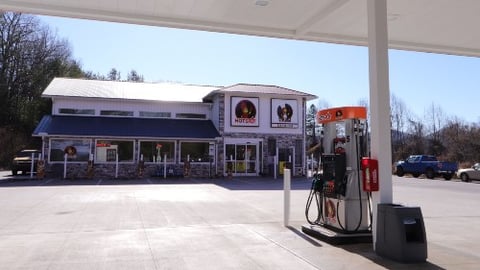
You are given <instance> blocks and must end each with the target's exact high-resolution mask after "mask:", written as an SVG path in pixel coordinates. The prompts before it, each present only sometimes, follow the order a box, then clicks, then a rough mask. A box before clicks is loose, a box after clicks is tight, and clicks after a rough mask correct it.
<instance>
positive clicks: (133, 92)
mask: <svg viewBox="0 0 480 270" xmlns="http://www.w3.org/2000/svg"><path fill="white" fill-rule="evenodd" d="M218 92H230V93H256V94H275V95H293V96H302V97H305V98H307V100H311V99H315V98H317V97H316V96H314V95H311V94H307V93H303V92H300V91H296V90H292V89H288V88H284V87H280V86H275V85H261V84H243V83H242V84H235V85H232V86H227V87H221V86H203V85H188V84H176V83H140V82H122V81H100V80H86V79H71V78H55V79H53V80H52V82H51V83H50V84H49V85H48V86H47V88H46V89H45V90H44V91H43V94H42V95H43V96H44V97H81V98H105V99H123V100H148V101H167V102H202V101H203V100H204V98H206V99H208V97H210V96H212V95H214V94H215V93H218Z"/></svg>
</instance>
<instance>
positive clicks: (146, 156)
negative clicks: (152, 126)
mask: <svg viewBox="0 0 480 270" xmlns="http://www.w3.org/2000/svg"><path fill="white" fill-rule="evenodd" d="M140 155H143V160H144V161H145V162H164V158H165V155H166V156H167V162H174V161H175V143H174V142H168V141H141V142H140Z"/></svg>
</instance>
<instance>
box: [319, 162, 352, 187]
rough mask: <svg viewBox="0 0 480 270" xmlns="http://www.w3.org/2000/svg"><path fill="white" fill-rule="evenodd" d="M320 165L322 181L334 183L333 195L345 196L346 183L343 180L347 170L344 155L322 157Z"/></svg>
mask: <svg viewBox="0 0 480 270" xmlns="http://www.w3.org/2000/svg"><path fill="white" fill-rule="evenodd" d="M322 164H323V165H322V169H323V177H324V179H325V180H326V181H331V180H333V181H334V182H335V185H334V189H335V193H336V194H341V195H343V196H345V192H346V183H345V179H344V178H345V172H346V168H347V166H346V165H347V161H346V156H345V154H336V155H323V156H322Z"/></svg>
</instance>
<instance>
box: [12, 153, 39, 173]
mask: <svg viewBox="0 0 480 270" xmlns="http://www.w3.org/2000/svg"><path fill="white" fill-rule="evenodd" d="M40 153H41V152H40V151H39V150H36V149H24V150H22V151H20V152H18V153H17V154H16V155H15V157H13V161H12V174H13V175H17V174H18V172H22V174H26V173H27V172H30V170H31V166H32V154H34V164H33V166H34V168H33V170H34V171H36V169H37V162H36V161H37V160H38V154H40Z"/></svg>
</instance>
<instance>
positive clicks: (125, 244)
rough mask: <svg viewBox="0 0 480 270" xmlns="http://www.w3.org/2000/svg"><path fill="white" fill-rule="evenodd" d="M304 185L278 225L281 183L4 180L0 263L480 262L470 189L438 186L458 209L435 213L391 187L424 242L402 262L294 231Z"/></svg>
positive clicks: (478, 219)
mask: <svg viewBox="0 0 480 270" xmlns="http://www.w3.org/2000/svg"><path fill="white" fill-rule="evenodd" d="M461 184H464V183H461ZM309 186H310V182H309V180H308V179H293V182H292V189H293V190H292V193H291V195H292V198H291V209H292V210H291V219H290V220H291V222H290V226H289V227H284V226H283V191H282V188H283V186H282V180H281V179H278V180H274V179H271V178H254V179H252V178H234V179H231V180H228V179H215V180H202V179H188V180H184V179H172V180H170V179H167V180H163V179H156V178H150V179H139V180H89V181H87V180H58V179H46V180H42V181H37V180H29V179H24V180H12V179H8V177H6V178H5V177H4V178H3V180H0V209H1V211H0V268H1V269H88V270H92V269H479V268H480V255H478V252H477V251H478V250H479V247H480V244H479V243H480V236H479V234H480V233H478V232H476V231H478V230H476V229H477V228H478V225H480V214H479V213H480V210H476V209H477V207H478V193H476V194H475V193H474V192H472V193H468V194H471V195H468V194H467V195H465V194H462V195H461V196H460V197H461V198H460V197H459V198H456V197H455V196H457V195H458V194H457V195H455V194H453V195H451V194H449V193H448V190H449V189H448V187H447V188H445V189H441V192H446V194H449V195H444V196H446V197H448V199H451V200H456V201H452V203H453V204H454V205H453V206H452V209H456V211H457V212H444V213H445V215H442V214H441V213H442V212H436V211H437V207H435V206H434V205H435V204H437V205H438V204H441V205H443V203H444V202H442V201H439V198H437V197H436V196H437V194H436V193H435V192H438V190H433V191H432V192H434V193H433V194H430V193H429V194H426V195H425V196H422V197H421V198H418V196H416V195H415V192H416V191H415V190H418V187H416V186H413V187H411V186H408V185H407V186H404V185H400V186H398V188H397V187H395V196H394V199H400V201H402V202H404V203H411V204H418V203H420V204H422V205H421V207H422V211H423V215H424V217H425V223H426V229H427V239H428V260H427V262H426V263H422V264H401V263H397V262H394V261H391V260H388V259H384V258H381V257H379V256H377V255H376V254H375V253H374V252H373V248H372V244H355V245H342V246H332V245H329V244H327V243H325V242H321V241H318V240H317V239H314V238H311V237H309V236H307V235H305V234H303V233H302V232H301V225H302V224H305V217H304V207H305V202H306V198H307V195H308V191H309V190H308V189H309ZM472 187H474V188H475V189H477V188H480V185H475V184H472ZM479 191H480V189H479ZM422 192H424V191H422ZM458 196H459V195H458ZM466 196H467V197H466ZM468 196H471V197H468ZM465 197H466V198H465ZM462 198H463V199H465V200H467V201H464V200H463V199H462ZM432 200H433V201H432ZM468 201H470V203H468ZM474 204H476V205H475V206H472V205H474ZM455 205H456V207H455ZM447 210H450V209H447ZM463 211H465V212H463ZM439 213H440V214H439ZM455 229H458V230H460V231H459V232H456V233H453V232H454V231H455ZM477 240H478V241H477Z"/></svg>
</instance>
